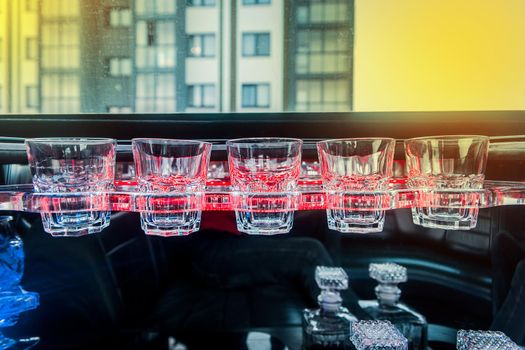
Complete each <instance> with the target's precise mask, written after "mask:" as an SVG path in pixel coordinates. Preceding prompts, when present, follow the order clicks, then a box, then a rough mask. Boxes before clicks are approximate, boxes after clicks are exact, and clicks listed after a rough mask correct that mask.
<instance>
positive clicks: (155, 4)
mask: <svg viewBox="0 0 525 350" xmlns="http://www.w3.org/2000/svg"><path fill="white" fill-rule="evenodd" d="M175 4H176V1H175V0H135V11H136V13H137V14H138V15H143V14H155V13H157V14H162V15H167V14H174V13H175Z"/></svg>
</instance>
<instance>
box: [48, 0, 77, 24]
mask: <svg viewBox="0 0 525 350" xmlns="http://www.w3.org/2000/svg"><path fill="white" fill-rule="evenodd" d="M40 3H41V6H42V16H43V17H44V18H46V19H49V18H55V19H57V18H63V19H65V18H74V17H78V16H79V15H80V0H67V1H63V0H45V1H41V2H40Z"/></svg>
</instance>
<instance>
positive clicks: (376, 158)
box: [317, 138, 396, 233]
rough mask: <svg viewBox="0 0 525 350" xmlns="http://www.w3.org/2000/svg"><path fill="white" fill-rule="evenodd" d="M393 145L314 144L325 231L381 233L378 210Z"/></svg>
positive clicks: (379, 141) (385, 141)
mask: <svg viewBox="0 0 525 350" xmlns="http://www.w3.org/2000/svg"><path fill="white" fill-rule="evenodd" d="M395 146H396V141H395V140H394V139H391V138H354V139H336V140H327V141H321V142H318V143H317V151H318V154H319V161H320V164H321V176H322V178H323V186H324V189H325V191H326V197H327V209H326V213H327V217H328V227H329V228H330V229H331V230H336V231H339V232H354V233H369V232H381V231H382V230H383V226H384V222H385V211H384V210H380V209H378V207H380V206H381V205H382V202H383V200H384V198H383V197H384V194H382V193H374V191H375V192H381V191H385V190H387V189H388V183H389V180H390V178H391V177H392V164H393V161H394V150H395Z"/></svg>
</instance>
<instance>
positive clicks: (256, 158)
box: [227, 138, 303, 235]
mask: <svg viewBox="0 0 525 350" xmlns="http://www.w3.org/2000/svg"><path fill="white" fill-rule="evenodd" d="M302 144H303V142H302V141H301V140H299V139H289V138H247V139H236V140H229V141H228V142H227V147H228V162H229V168H230V178H231V183H232V186H233V190H234V195H233V202H234V207H235V217H236V219H237V229H238V230H239V231H241V232H245V233H249V234H262V235H272V234H278V233H287V232H289V231H290V230H291V229H292V225H293V217H294V210H295V209H296V206H297V197H298V196H297V192H296V191H297V181H298V180H299V175H300V170H301V148H302Z"/></svg>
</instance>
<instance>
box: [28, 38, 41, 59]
mask: <svg viewBox="0 0 525 350" xmlns="http://www.w3.org/2000/svg"><path fill="white" fill-rule="evenodd" d="M26 58H27V59H28V60H36V59H38V42H37V40H36V38H26Z"/></svg>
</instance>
